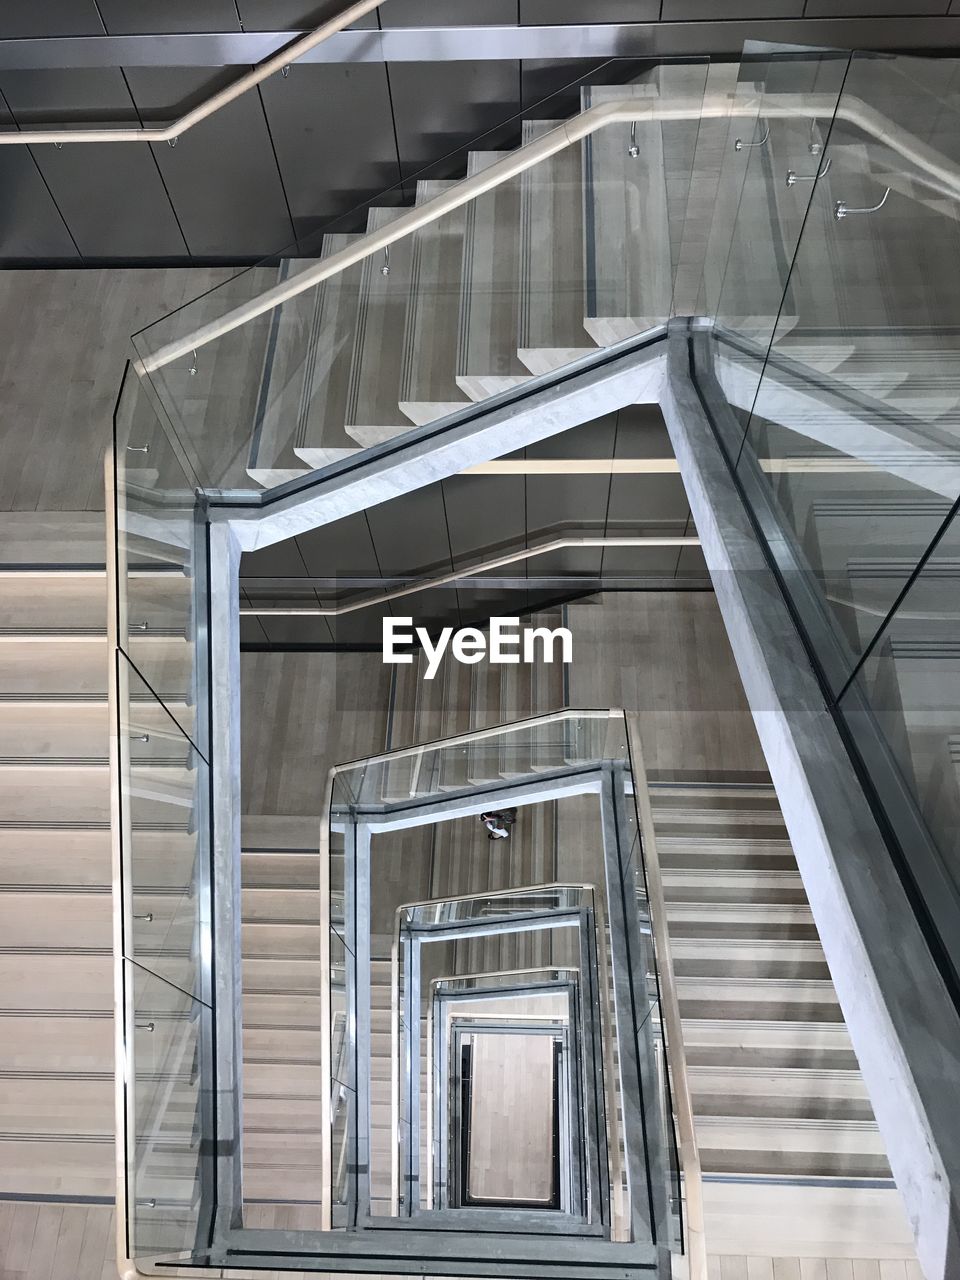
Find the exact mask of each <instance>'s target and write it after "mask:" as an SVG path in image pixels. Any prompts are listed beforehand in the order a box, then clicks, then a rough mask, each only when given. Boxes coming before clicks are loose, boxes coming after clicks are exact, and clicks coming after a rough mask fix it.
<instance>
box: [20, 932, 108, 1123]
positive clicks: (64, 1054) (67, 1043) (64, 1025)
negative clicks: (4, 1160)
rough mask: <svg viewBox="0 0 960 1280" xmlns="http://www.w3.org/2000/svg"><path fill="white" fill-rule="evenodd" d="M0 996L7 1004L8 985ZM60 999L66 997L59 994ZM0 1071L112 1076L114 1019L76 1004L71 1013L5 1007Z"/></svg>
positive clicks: (94, 1006)
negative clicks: (9, 1010)
mask: <svg viewBox="0 0 960 1280" xmlns="http://www.w3.org/2000/svg"><path fill="white" fill-rule="evenodd" d="M7 958H8V957H6V956H3V957H0V960H5V959H7ZM27 958H28V959H29V958H31V957H27ZM111 996H112V992H111ZM3 998H4V1001H5V1002H6V1003H8V1004H9V1003H10V996H9V995H8V993H7V991H6V989H5V990H4V995H3ZM60 999H61V1001H64V997H63V996H62V995H61V996H60ZM0 1072H4V1073H11V1072H24V1073H26V1074H28V1075H29V1074H33V1073H41V1074H46V1073H57V1072H59V1073H64V1074H66V1073H84V1074H92V1073H97V1074H104V1075H110V1076H111V1079H112V1072H113V1019H112V1017H109V1016H107V1011H106V1010H104V1009H102V1008H99V1009H98V1008H97V1007H96V1005H93V1007H90V1006H88V1007H84V1006H83V1005H81V1004H79V1002H78V1004H77V1007H76V1011H70V1012H69V1013H68V1012H64V1013H57V1012H53V1011H50V1012H47V1013H41V1012H39V1011H33V1010H29V1009H24V1010H23V1012H21V1013H11V1012H8V1011H5V1012H4V1013H3V1014H2V1016H0ZM7 1092H9V1093H10V1095H11V1096H12V1097H17V1096H19V1091H18V1088H17V1086H16V1084H15V1083H11V1084H10V1085H5V1086H4V1087H3V1089H2V1090H0V1093H2V1094H4V1095H6V1093H7ZM0 1129H2V1126H0Z"/></svg>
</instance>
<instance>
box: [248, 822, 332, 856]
mask: <svg viewBox="0 0 960 1280" xmlns="http://www.w3.org/2000/svg"><path fill="white" fill-rule="evenodd" d="M320 821H321V820H320V817H319V815H317V816H312V815H311V816H309V817H300V816H293V817H288V816H286V815H275V814H252V813H245V814H244V815H243V817H242V819H241V840H242V843H243V849H244V852H247V851H249V852H256V851H257V850H266V851H270V850H275V849H279V850H287V851H290V852H298V853H302V852H304V851H306V850H313V849H319V848H320Z"/></svg>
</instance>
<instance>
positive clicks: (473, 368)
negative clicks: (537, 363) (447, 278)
mask: <svg viewBox="0 0 960 1280" xmlns="http://www.w3.org/2000/svg"><path fill="white" fill-rule="evenodd" d="M508 154H509V152H502V151H471V152H470V155H469V157H468V160H467V175H468V177H472V176H473V175H474V174H476V173H480V172H481V171H482V170H484V169H487V168H489V167H490V165H492V164H495V163H496V161H497V160H500V159H502V158H503V157H504V156H505V155H508ZM461 280H462V283H461V292H460V325H459V336H458V350H459V353H458V356H457V385H458V386H459V387H460V389H461V390H462V391H463V392H464V394H466V395H467V396H469V397H470V399H471V400H485V399H486V398H487V396H492V395H497V394H499V393H500V392H501V391H508V390H510V389H511V388H513V387H516V386H519V385H521V384H522V383H524V382H526V381H528V379H529V378H530V371H529V370H528V369H527V368H526V367H525V366H524V365H523V364H522V363H521V362H520V360H519V359H518V358H517V346H518V323H519V315H518V311H519V297H518V291H519V280H520V179H519V178H512V179H510V180H509V181H508V182H504V183H501V185H500V186H498V187H496V188H494V190H492V191H488V192H487V193H486V194H484V195H482V196H478V197H477V198H476V199H475V200H471V201H470V203H469V204H468V205H467V216H466V225H465V228H464V242H463V270H462V275H461Z"/></svg>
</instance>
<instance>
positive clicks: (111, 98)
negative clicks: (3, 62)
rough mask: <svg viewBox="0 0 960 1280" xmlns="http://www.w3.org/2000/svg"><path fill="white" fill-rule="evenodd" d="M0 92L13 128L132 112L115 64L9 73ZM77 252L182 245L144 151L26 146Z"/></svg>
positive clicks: (120, 252) (165, 251)
mask: <svg viewBox="0 0 960 1280" xmlns="http://www.w3.org/2000/svg"><path fill="white" fill-rule="evenodd" d="M0 92H2V93H3V96H4V98H5V99H6V100H7V103H8V105H9V107H10V110H11V111H12V112H13V114H14V116H15V118H16V120H17V122H18V123H19V124H20V126H21V127H23V126H25V125H28V124H34V123H35V124H38V125H43V124H53V123H61V122H63V121H75V122H76V123H78V124H79V123H81V122H87V121H90V120H95V121H110V122H115V123H117V124H118V125H119V124H136V123H137V115H136V112H135V110H134V107H133V103H132V102H131V100H130V94H129V92H128V91H127V87H126V84H125V83H124V79H123V73H122V72H121V71H119V70H117V69H115V68H97V69H91V70H69V71H9V72H5V73H4V74H3V77H2V79H0ZM32 150H33V153H34V156H35V158H36V162H37V166H38V167H39V169H40V171H41V173H42V174H43V177H44V180H45V181H46V183H47V186H48V187H49V188H50V191H51V193H52V195H53V198H54V200H55V201H56V203H57V207H58V208H59V209H60V212H61V213H62V215H63V217H64V220H65V221H66V223H67V226H68V227H69V228H70V231H71V232H72V234H73V238H74V240H75V241H76V242H77V247H78V248H79V250H80V252H81V254H82V255H83V256H84V258H111V257H112V258H126V259H138V258H141V259H142V258H152V259H157V258H159V259H163V258H169V257H183V255H184V253H185V252H186V245H185V244H184V241H183V237H182V236H181V234H180V231H179V229H178V227H177V220H176V217H175V216H174V212H173V209H172V208H171V206H170V200H169V198H168V197H167V193H166V192H165V190H164V187H163V182H162V180H161V177H160V174H159V172H158V170H157V166H156V163H155V162H154V159H153V157H152V155H151V154H150V152H149V149H148V148H147V147H145V146H142V145H141V144H138V143H130V142H118V143H116V144H114V145H110V144H108V143H104V144H102V145H101V144H99V143H94V144H87V143H84V144H83V145H82V146H81V145H77V146H65V147H63V148H62V149H61V150H59V151H58V150H57V149H56V148H55V147H52V146H38V147H34V148H32Z"/></svg>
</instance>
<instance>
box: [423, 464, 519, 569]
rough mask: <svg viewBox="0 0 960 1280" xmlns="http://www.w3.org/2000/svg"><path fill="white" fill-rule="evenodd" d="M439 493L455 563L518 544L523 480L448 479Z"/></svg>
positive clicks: (472, 560) (467, 477) (467, 561)
mask: <svg viewBox="0 0 960 1280" xmlns="http://www.w3.org/2000/svg"><path fill="white" fill-rule="evenodd" d="M443 492H444V499H445V501H446V506H447V522H448V524H449V526H450V542H451V545H452V546H453V554H454V557H455V559H456V561H457V562H458V563H463V562H466V563H468V564H469V563H471V562H473V563H475V562H476V561H477V560H478V559H479V558H480V557H481V554H482V553H483V552H484V551H486V552H487V553H488V556H487V557H484V558H488V557H489V555H493V554H496V552H497V551H498V550H499V549H500V548H501V547H503V546H508V547H509V546H520V545H521V544H522V541H523V537H524V529H525V526H524V499H523V476H496V475H493V476H463V475H461V476H451V477H450V478H449V479H448V480H444V481H443ZM494 516H495V520H494V519H493V517H494ZM492 525H493V526H494V527H491V526H492ZM491 549H493V550H491ZM520 572H523V570H522V569H521V570H520Z"/></svg>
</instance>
